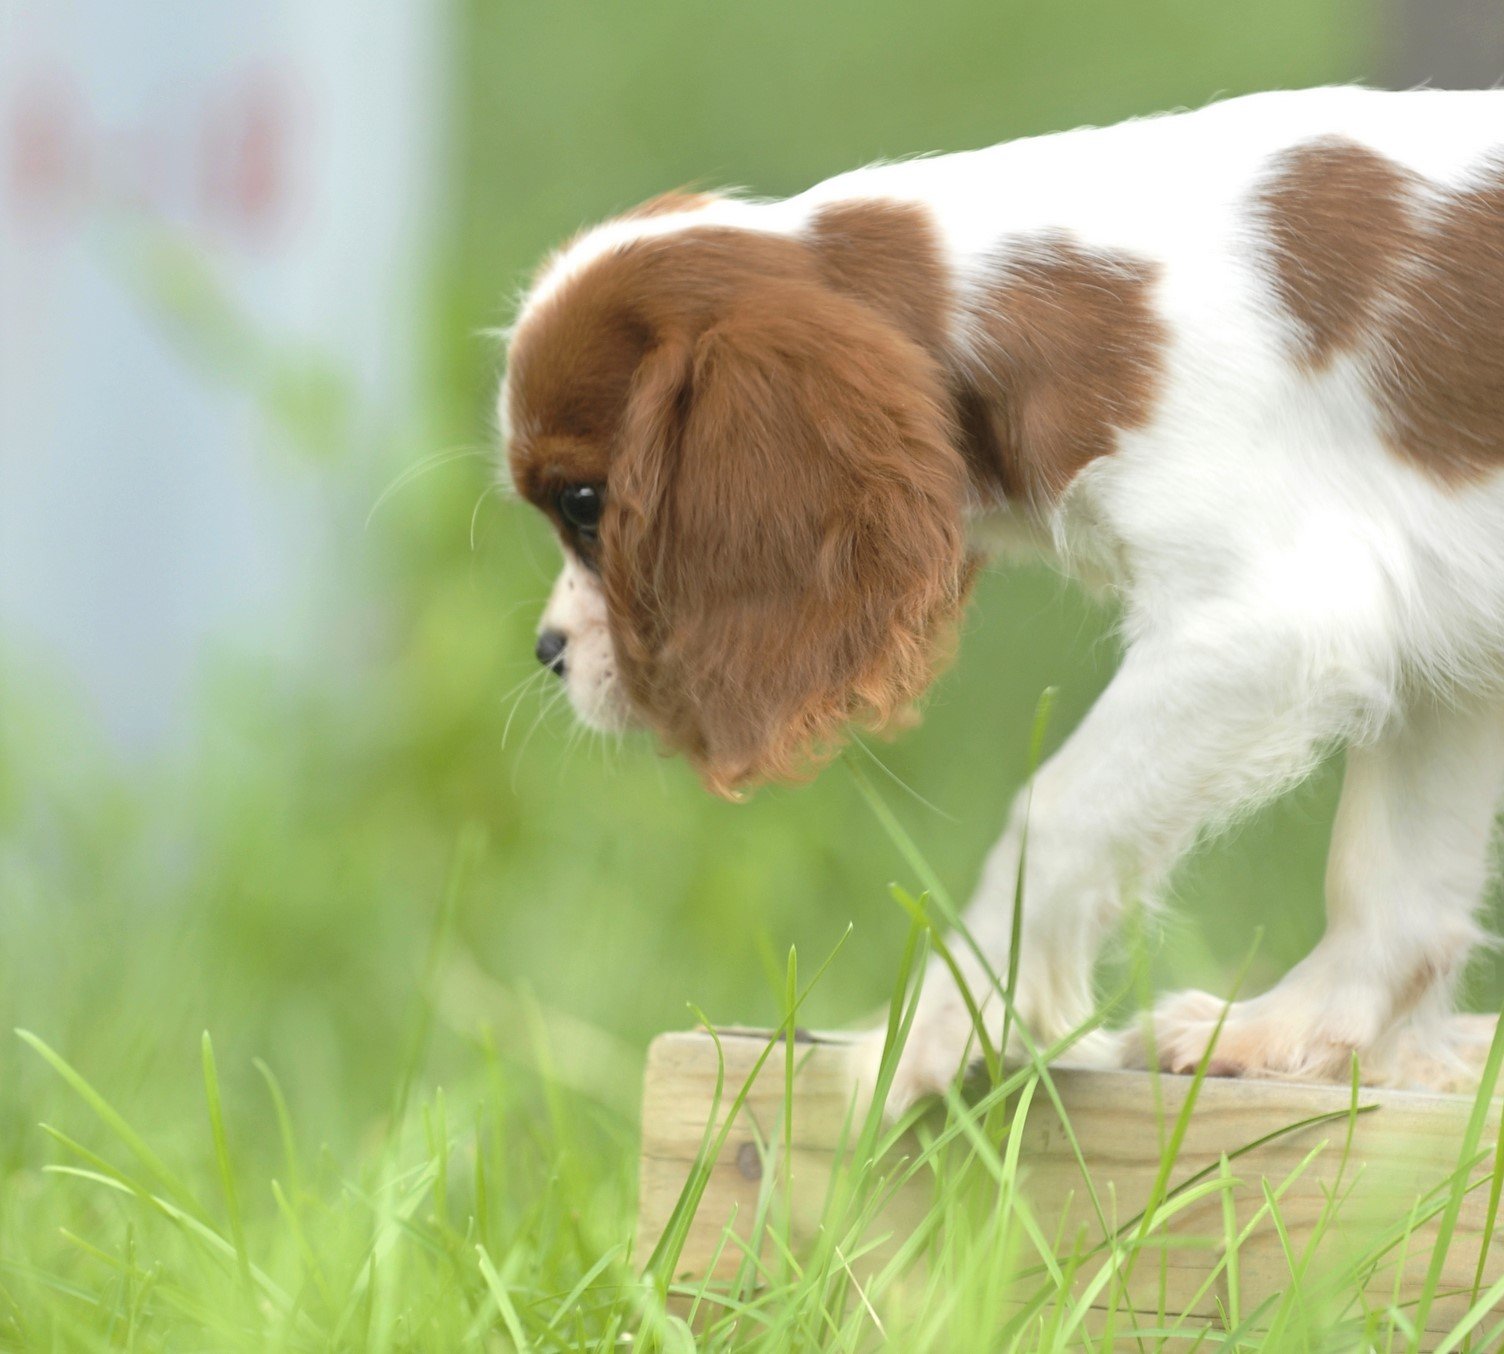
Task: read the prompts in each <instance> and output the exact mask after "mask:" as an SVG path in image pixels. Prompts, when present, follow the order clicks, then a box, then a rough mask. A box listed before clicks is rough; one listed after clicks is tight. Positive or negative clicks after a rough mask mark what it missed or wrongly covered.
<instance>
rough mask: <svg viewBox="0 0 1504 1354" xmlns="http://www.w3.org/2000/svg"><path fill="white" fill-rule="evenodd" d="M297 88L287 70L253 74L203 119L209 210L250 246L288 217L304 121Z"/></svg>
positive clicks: (204, 190)
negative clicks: (294, 89) (297, 96)
mask: <svg viewBox="0 0 1504 1354" xmlns="http://www.w3.org/2000/svg"><path fill="white" fill-rule="evenodd" d="M293 88H294V84H293V81H292V80H291V79H290V78H289V77H288V76H287V74H286V73H285V72H279V71H275V70H271V69H263V70H259V71H254V72H251V73H249V74H247V75H245V76H243V77H242V78H241V79H240V80H239V81H238V82H237V84H236V86H235V88H233V89H232V90H231V92H230V93H229V94H228V95H227V96H225V97H224V98H223V99H221V100H219V101H218V102H217V103H216V104H215V105H214V106H213V107H212V109H211V111H210V114H209V116H208V118H207V119H206V122H205V127H204V135H203V137H202V139H201V141H200V145H199V157H200V167H199V183H200V199H201V202H202V205H203V209H204V213H205V216H206V218H207V219H208V220H209V221H210V222H211V223H212V224H213V225H215V226H217V227H219V228H221V229H226V230H228V231H229V232H230V233H232V234H234V235H235V236H237V237H238V238H239V239H241V240H242V241H243V242H245V243H251V244H265V243H267V242H268V241H269V240H270V239H271V238H272V236H273V235H274V234H275V233H276V230H277V228H278V227H279V226H280V225H282V224H283V223H284V222H285V220H286V218H287V214H288V209H289V207H290V205H291V201H292V198H293V196H294V186H295V185H294V177H295V175H294V160H295V150H296V143H297V141H298V139H299V138H298V133H299V131H300V129H301V126H302V120H300V118H299V116H298V114H299V111H300V109H299V106H298V105H299V102H300V101H298V100H296V99H295V98H294V96H293Z"/></svg>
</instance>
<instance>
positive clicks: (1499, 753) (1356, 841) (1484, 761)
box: [1154, 698, 1504, 1089]
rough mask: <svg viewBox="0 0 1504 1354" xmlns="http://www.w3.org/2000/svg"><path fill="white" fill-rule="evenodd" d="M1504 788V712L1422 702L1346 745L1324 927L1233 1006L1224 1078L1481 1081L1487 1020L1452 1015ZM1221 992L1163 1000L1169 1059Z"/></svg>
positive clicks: (1476, 935)
mask: <svg viewBox="0 0 1504 1354" xmlns="http://www.w3.org/2000/svg"><path fill="white" fill-rule="evenodd" d="M1501 789H1504V709H1500V708H1499V707H1497V706H1486V705H1479V706H1474V707H1472V708H1457V707H1455V706H1449V705H1443V704H1442V703H1440V702H1439V701H1437V700H1435V699H1434V698H1426V699H1421V700H1416V701H1414V702H1412V703H1411V704H1409V705H1408V706H1407V707H1406V708H1405V710H1404V711H1403V714H1402V717H1401V718H1399V719H1397V720H1395V721H1394V722H1393V724H1392V725H1391V726H1390V727H1389V728H1388V729H1387V730H1386V732H1385V733H1384V734H1383V735H1382V736H1381V737H1380V738H1379V739H1378V740H1377V741H1376V742H1375V743H1373V744H1371V745H1369V746H1363V747H1354V748H1352V749H1350V750H1349V752H1348V762H1347V775H1346V779H1345V780H1344V782H1343V789H1342V799H1341V803H1340V805H1339V807H1338V810H1337V821H1336V826H1335V830H1334V832H1333V837H1332V848H1331V854H1330V857H1329V860H1328V866H1327V929H1326V934H1325V935H1324V936H1323V938H1322V940H1321V941H1320V943H1319V944H1318V945H1317V946H1316V948H1315V949H1314V950H1312V952H1311V953H1310V954H1309V955H1308V956H1307V957H1306V958H1305V959H1304V960H1302V961H1301V962H1300V963H1299V964H1297V965H1296V966H1295V968H1293V969H1292V970H1291V971H1290V973H1289V974H1287V975H1286V977H1285V978H1284V979H1283V980H1282V981H1281V982H1280V983H1278V984H1277V985H1276V986H1275V987H1274V988H1272V989H1271V990H1270V991H1268V992H1266V993H1264V994H1263V995H1262V996H1258V997H1254V998H1252V999H1251V1000H1248V1001H1242V1002H1237V1003H1235V1004H1234V1005H1233V1006H1231V1007H1230V1008H1229V1009H1228V1011H1227V1016H1226V1020H1225V1022H1224V1024H1223V1027H1222V1032H1221V1034H1220V1036H1219V1037H1218V1039H1217V1042H1216V1046H1215V1048H1214V1050H1213V1054H1212V1064H1211V1065H1212V1068H1213V1070H1214V1071H1216V1072H1220V1073H1224V1074H1228V1075H1251V1076H1270V1077H1298V1078H1304V1079H1319V1080H1344V1079H1346V1078H1347V1076H1348V1075H1349V1068H1350V1064H1351V1059H1352V1056H1353V1054H1354V1053H1356V1054H1357V1056H1358V1059H1359V1066H1360V1072H1361V1075H1362V1077H1363V1080H1364V1081H1365V1082H1368V1083H1370V1084H1374V1085H1418V1086H1431V1087H1434V1088H1436V1089H1455V1088H1457V1087H1458V1086H1460V1085H1465V1084H1466V1083H1467V1081H1468V1079H1469V1077H1470V1076H1471V1077H1472V1078H1474V1079H1475V1078H1476V1075H1477V1070H1478V1068H1479V1066H1480V1065H1481V1056H1480V1048H1481V1049H1482V1050H1483V1051H1486V1039H1480V1031H1481V1029H1482V1026H1481V1025H1480V1023H1479V1022H1478V1021H1477V1020H1469V1019H1467V1018H1464V1017H1457V1016H1454V1015H1453V1004H1454V996H1455V992H1456V989H1457V985H1458V981H1459V979H1460V977H1461V975H1462V971H1463V969H1464V967H1465V966H1466V963H1467V959H1468V955H1469V954H1470V952H1471V951H1472V950H1473V948H1474V946H1475V945H1476V944H1477V943H1478V942H1479V941H1480V940H1481V939H1482V931H1481V928H1480V927H1479V924H1478V921H1477V913H1478V909H1479V905H1480V903H1481V901H1482V898H1483V893H1484V888H1485V885H1486V884H1487V882H1488V876H1489V868H1490V862H1491V853H1490V845H1491V837H1492V833H1493V827H1494V822H1495V815H1496V811H1497V806H1498V802H1499V797H1500V793H1501ZM1222 1009H1223V1003H1222V1002H1221V1001H1220V1000H1218V999H1217V998H1215V997H1211V996H1208V995H1206V994H1204V993H1197V992H1185V993H1180V994H1177V995H1176V996H1173V997H1170V998H1167V999H1166V1000H1165V1001H1164V1002H1162V1003H1161V1004H1160V1006H1159V1008H1158V1010H1157V1011H1156V1013H1155V1017H1154V1041H1155V1045H1156V1048H1157V1053H1158V1058H1159V1061H1160V1063H1161V1065H1162V1066H1164V1067H1167V1068H1169V1069H1172V1070H1175V1071H1186V1070H1189V1069H1190V1068H1192V1067H1194V1066H1195V1064H1196V1063H1197V1061H1198V1060H1199V1059H1200V1058H1201V1056H1202V1054H1203V1053H1204V1051H1205V1049H1206V1046H1207V1043H1208V1041H1209V1039H1210V1038H1211V1035H1212V1031H1213V1029H1214V1028H1215V1026H1216V1022H1217V1019H1218V1017H1219V1016H1220V1015H1221V1014H1222Z"/></svg>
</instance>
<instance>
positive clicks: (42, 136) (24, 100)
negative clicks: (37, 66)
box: [4, 71, 90, 229]
mask: <svg viewBox="0 0 1504 1354" xmlns="http://www.w3.org/2000/svg"><path fill="white" fill-rule="evenodd" d="M4 123H5V162H6V164H5V167H6V175H7V178H8V179H9V182H10V188H11V195H12V199H13V200H14V202H15V203H16V204H17V206H16V211H17V214H18V215H19V216H21V217H23V218H26V219H28V220H30V221H31V222H33V223H35V224H38V225H42V226H45V227H51V228H54V229H57V228H60V227H61V226H62V224H63V221H64V219H65V218H67V217H69V216H71V215H73V214H75V213H76V212H77V211H78V209H79V207H80V206H81V205H82V202H83V199H84V198H85V196H86V195H87V193H88V188H89V174H90V163H89V158H90V157H89V146H88V136H87V133H86V131H85V129H84V125H83V123H84V116H83V102H82V99H81V98H80V96H79V93H78V89H77V87H76V86H75V85H74V83H73V81H72V80H71V79H69V78H68V76H67V75H65V74H64V73H62V72H60V71H45V72H42V71H39V72H35V73H33V74H32V75H30V76H29V77H28V78H25V79H23V80H22V81H20V83H19V85H18V88H17V90H16V93H15V95H14V97H13V98H12V99H11V100H10V103H9V106H8V107H7V108H6V109H5V110H4Z"/></svg>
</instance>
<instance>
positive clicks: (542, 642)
mask: <svg viewBox="0 0 1504 1354" xmlns="http://www.w3.org/2000/svg"><path fill="white" fill-rule="evenodd" d="M565 643H566V641H565V639H564V635H563V633H562V632H561V631H558V630H545V631H544V632H543V633H542V634H541V635H539V636H538V647H537V648H536V649H534V650H533V652H534V653H535V654H537V655H538V661H539V662H540V663H542V664H543V666H544V667H546V668H547V669H548V670H549V671H550V672H556V673H558V675H559V676H560V677H562V676H563V675H564V645H565Z"/></svg>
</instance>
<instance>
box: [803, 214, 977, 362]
mask: <svg viewBox="0 0 1504 1354" xmlns="http://www.w3.org/2000/svg"><path fill="white" fill-rule="evenodd" d="M809 238H810V240H811V242H812V243H813V245H814V247H815V256H816V258H817V260H818V262H819V268H820V272H821V274H822V275H823V276H824V278H825V279H826V281H828V282H829V283H830V284H831V286H833V287H835V288H836V290H838V291H842V292H845V293H847V294H848V295H850V296H855V297H857V298H859V299H860V300H862V301H865V302H866V303H867V304H868V305H870V306H871V307H872V308H873V309H874V310H876V311H877V312H878V313H879V314H881V315H883V316H885V317H887V318H888V319H890V320H892V321H893V323H894V324H896V325H897V326H898V327H899V328H900V329H902V330H903V332H904V333H905V334H907V335H908V336H909V337H910V338H911V339H913V340H914V342H915V343H917V344H919V345H920V347H922V348H924V349H925V350H926V351H928V352H930V353H934V354H936V355H939V354H941V353H942V352H944V350H945V347H946V339H947V333H946V330H947V326H948V324H949V321H950V314H951V307H952V297H951V287H950V279H949V278H948V277H947V276H946V270H945V264H944V261H943V259H942V256H941V252H940V241H939V239H938V238H937V237H936V234H935V226H934V223H933V222H932V221H931V219H930V216H929V213H928V212H926V211H925V210H924V209H923V208H922V207H919V206H916V205H915V204H913V203H909V202H890V201H884V200H882V199H870V200H868V199H863V200H857V201H852V202H837V203H834V204H832V205H831V206H829V207H825V208H823V209H822V210H821V211H818V212H816V213H815V216H814V219H813V220H812V221H811V222H810V226H809Z"/></svg>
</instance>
